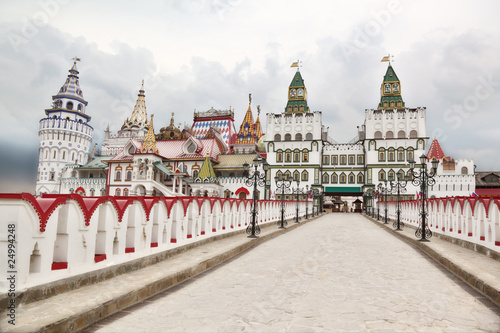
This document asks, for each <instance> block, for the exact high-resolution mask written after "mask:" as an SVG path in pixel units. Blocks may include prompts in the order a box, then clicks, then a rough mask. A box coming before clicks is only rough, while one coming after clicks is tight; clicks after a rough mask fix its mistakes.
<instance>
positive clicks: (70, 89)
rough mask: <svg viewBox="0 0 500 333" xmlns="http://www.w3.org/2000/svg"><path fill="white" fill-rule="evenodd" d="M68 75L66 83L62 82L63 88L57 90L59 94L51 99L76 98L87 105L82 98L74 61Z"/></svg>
mask: <svg viewBox="0 0 500 333" xmlns="http://www.w3.org/2000/svg"><path fill="white" fill-rule="evenodd" d="M69 73H70V74H69V75H68V78H67V79H66V81H65V82H64V84H63V86H62V87H61V89H59V92H58V93H57V95H56V96H54V97H53V99H56V98H61V97H72V98H76V99H78V100H80V101H82V102H83V103H85V105H87V102H86V101H85V100H84V98H83V92H82V89H81V88H80V83H79V79H78V73H79V72H78V69H77V68H76V61H75V63H74V64H73V67H71V69H70V70H69Z"/></svg>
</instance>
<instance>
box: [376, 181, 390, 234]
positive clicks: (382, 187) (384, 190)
mask: <svg viewBox="0 0 500 333" xmlns="http://www.w3.org/2000/svg"><path fill="white" fill-rule="evenodd" d="M378 191H379V193H381V194H383V195H384V197H385V208H384V212H385V220H384V224H387V194H388V193H389V192H390V188H389V187H388V186H387V180H384V185H382V183H378Z"/></svg>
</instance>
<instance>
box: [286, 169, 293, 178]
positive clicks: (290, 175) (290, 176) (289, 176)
mask: <svg viewBox="0 0 500 333" xmlns="http://www.w3.org/2000/svg"><path fill="white" fill-rule="evenodd" d="M285 179H287V180H290V179H292V174H291V173H290V170H287V171H286V172H285Z"/></svg>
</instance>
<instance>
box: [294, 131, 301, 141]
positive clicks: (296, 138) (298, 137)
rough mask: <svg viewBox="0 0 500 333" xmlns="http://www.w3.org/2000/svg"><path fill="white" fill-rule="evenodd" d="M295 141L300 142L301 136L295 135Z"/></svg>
mask: <svg viewBox="0 0 500 333" xmlns="http://www.w3.org/2000/svg"><path fill="white" fill-rule="evenodd" d="M295 141H302V134H300V133H297V134H295Z"/></svg>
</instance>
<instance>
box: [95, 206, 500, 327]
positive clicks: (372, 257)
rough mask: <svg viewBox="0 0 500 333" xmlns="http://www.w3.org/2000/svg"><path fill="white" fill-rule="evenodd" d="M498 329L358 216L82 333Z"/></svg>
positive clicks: (436, 273) (476, 299) (487, 305)
mask: <svg viewBox="0 0 500 333" xmlns="http://www.w3.org/2000/svg"><path fill="white" fill-rule="evenodd" d="M279 331H284V332H360V331H361V332H363V331H369V332H396V331H397V332H483V331H486V332H499V331H500V310H499V308H498V307H496V306H495V305H494V304H493V303H492V302H490V301H489V300H487V299H486V298H484V297H483V296H481V295H480V294H479V293H477V292H475V291H474V290H473V289H472V288H470V287H469V286H467V285H465V284H464V283H463V282H461V280H459V279H458V278H456V277H454V276H453V275H452V274H451V273H449V272H448V271H446V270H445V269H443V268H442V267H441V266H439V265H438V264H436V263H435V262H434V261H433V260H431V259H429V257H427V256H426V255H425V254H423V253H422V252H421V251H420V250H418V249H416V248H414V247H413V246H412V245H409V244H408V243H406V242H404V241H402V240H400V239H398V238H397V237H395V236H393V235H391V234H390V233H389V232H387V231H386V230H384V229H382V228H380V227H379V226H377V225H375V224H374V223H372V222H370V221H368V220H367V219H366V218H364V217H362V216H360V215H358V214H327V215H325V216H322V217H320V218H319V219H317V220H316V221H313V222H311V223H308V224H306V225H304V226H301V227H300V228H298V229H295V230H293V231H290V232H288V233H286V234H283V235H281V236H279V237H276V238H274V239H272V240H269V241H267V242H265V243H262V244H260V245H259V246H257V247H256V248H254V249H252V250H250V251H248V252H246V253H244V254H242V255H240V256H238V257H236V258H235V259H233V260H231V261H230V262H228V263H226V264H224V265H221V266H219V267H217V268H215V269H213V270H210V271H208V272H206V273H204V274H202V275H199V276H198V277H196V278H193V279H191V280H189V281H188V282H185V283H183V284H181V285H178V286H176V287H174V288H171V289H169V290H167V291H166V292H163V293H161V294H159V295H156V296H154V297H152V298H150V299H148V300H147V301H145V302H143V303H141V304H138V305H136V306H133V307H131V308H129V309H127V310H125V311H122V312H119V313H117V314H115V315H113V316H111V317H109V318H107V319H105V320H103V321H101V322H99V323H98V324H96V325H94V326H91V327H89V328H88V329H87V330H86V332H279Z"/></svg>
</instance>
